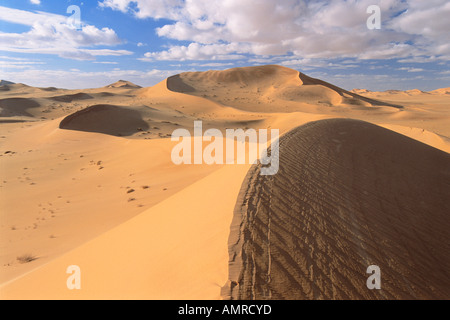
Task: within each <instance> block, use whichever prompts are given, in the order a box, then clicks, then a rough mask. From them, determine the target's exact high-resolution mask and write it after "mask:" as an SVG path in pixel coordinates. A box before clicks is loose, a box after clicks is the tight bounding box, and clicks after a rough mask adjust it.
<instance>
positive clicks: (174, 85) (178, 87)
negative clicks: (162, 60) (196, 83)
mask: <svg viewBox="0 0 450 320" xmlns="http://www.w3.org/2000/svg"><path fill="white" fill-rule="evenodd" d="M167 89H169V90H170V91H174V92H180V93H186V92H195V88H193V87H191V86H190V85H188V84H186V83H185V82H184V81H183V80H182V79H181V77H180V75H179V74H177V75H174V76H171V77H169V78H167Z"/></svg>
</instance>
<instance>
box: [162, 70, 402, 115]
mask: <svg viewBox="0 0 450 320" xmlns="http://www.w3.org/2000/svg"><path fill="white" fill-rule="evenodd" d="M167 88H168V89H169V90H171V91H174V92H179V93H187V94H191V95H197V96H202V97H208V98H209V99H211V100H214V101H217V102H219V103H222V104H226V105H233V106H236V107H239V108H249V106H248V104H249V103H250V102H251V101H253V103H254V104H255V103H256V104H267V103H269V104H270V103H273V102H274V101H284V102H286V101H287V102H296V103H303V104H309V105H317V104H319V105H325V106H339V105H353V106H358V107H370V106H388V107H395V108H399V109H401V108H402V107H401V106H399V105H393V104H390V103H387V102H381V101H378V100H374V99H370V98H366V97H363V96H360V95H358V94H356V93H352V92H349V91H346V90H344V89H341V88H339V87H337V86H334V85H332V84H330V83H327V82H325V81H322V80H319V79H315V78H311V77H309V76H307V75H305V74H303V73H301V72H298V71H296V70H293V69H290V68H286V67H282V66H277V65H266V66H257V67H242V68H232V69H227V70H210V71H205V72H184V73H181V74H178V75H175V76H172V77H170V78H168V79H167ZM289 110H290V111H292V110H291V109H289Z"/></svg>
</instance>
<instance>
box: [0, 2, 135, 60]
mask: <svg viewBox="0 0 450 320" xmlns="http://www.w3.org/2000/svg"><path fill="white" fill-rule="evenodd" d="M67 19H68V17H66V16H62V15H57V14H51V13H46V12H40V11H38V12H30V11H24V10H19V9H12V8H7V7H1V6H0V20H3V21H7V22H12V23H16V24H22V25H26V26H30V27H31V28H30V30H29V31H27V32H24V33H5V32H0V50H3V51H8V52H23V53H41V54H53V55H58V56H60V57H65V58H71V59H79V60H94V59H95V56H98V55H112V56H118V55H129V54H132V52H130V51H126V50H111V49H101V50H96V49H86V48H83V49H81V47H95V46H99V45H104V46H113V45H117V44H120V43H121V40H120V39H119V38H118V36H117V34H116V33H115V31H114V30H112V29H110V28H102V29H98V28H97V27H95V26H92V25H87V24H84V25H83V27H82V30H76V29H75V28H74V27H73V26H72V25H71V24H69V23H68V20H67Z"/></svg>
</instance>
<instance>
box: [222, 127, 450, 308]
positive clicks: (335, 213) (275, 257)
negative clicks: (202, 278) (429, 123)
mask: <svg viewBox="0 0 450 320" xmlns="http://www.w3.org/2000/svg"><path fill="white" fill-rule="evenodd" d="M259 170H260V165H254V166H253V167H252V169H251V170H250V171H249V173H248V175H247V177H246V180H245V181H244V184H243V185H242V189H241V192H240V195H239V197H238V201H237V204H236V207H235V216H234V220H233V223H232V227H231V234H230V238H229V253H230V266H229V267H230V268H229V284H228V286H227V288H226V289H225V291H224V296H228V297H229V298H232V299H244V300H247V299H448V298H449V297H450V275H449V270H450V257H449V255H448V253H449V252H450V236H449V232H448V230H449V228H450V218H449V213H450V203H449V201H448V199H449V198H450V155H449V154H447V153H445V152H442V151H440V150H438V149H435V148H432V147H430V146H428V145H425V144H422V143H420V142H418V141H415V140H412V139H410V138H407V137H405V136H402V135H399V134H397V133H395V132H393V131H390V130H387V129H384V128H381V127H378V126H376V125H373V124H370V123H367V122H363V121H357V120H350V119H328V120H320V121H315V122H310V123H308V124H306V125H304V126H301V127H298V128H296V129H294V130H292V131H290V132H288V133H287V134H286V135H284V136H283V137H282V138H281V139H280V168H279V172H278V174H277V175H274V176H261V175H259ZM370 265H377V266H379V268H380V270H381V289H379V290H370V289H369V288H368V286H367V285H366V281H367V279H368V277H369V276H370V274H367V273H366V271H367V268H368V267H369V266H370Z"/></svg>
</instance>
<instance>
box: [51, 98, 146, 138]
mask: <svg viewBox="0 0 450 320" xmlns="http://www.w3.org/2000/svg"><path fill="white" fill-rule="evenodd" d="M59 128H60V129H66V130H76V131H85V132H98V133H103V134H108V135H113V136H130V135H133V134H134V133H136V132H138V131H142V130H147V129H149V125H148V124H147V122H145V121H144V120H143V119H142V115H141V113H140V112H139V111H136V110H133V109H130V108H126V107H120V106H114V105H106V104H100V105H94V106H90V107H87V108H85V109H83V110H80V111H77V112H75V113H73V114H71V115H69V116H67V117H65V118H64V119H63V120H62V121H61V122H60V124H59Z"/></svg>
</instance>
